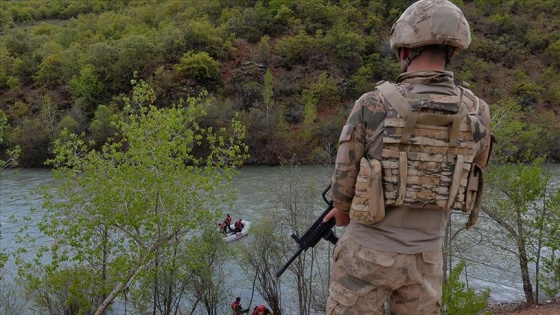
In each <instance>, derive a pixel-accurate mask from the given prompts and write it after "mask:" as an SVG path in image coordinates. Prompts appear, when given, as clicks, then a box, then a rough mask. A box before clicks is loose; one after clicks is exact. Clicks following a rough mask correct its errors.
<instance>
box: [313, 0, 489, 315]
mask: <svg viewBox="0 0 560 315" xmlns="http://www.w3.org/2000/svg"><path fill="white" fill-rule="evenodd" d="M470 42H471V35H470V28H469V23H468V22H467V20H466V19H465V17H464V15H463V13H462V11H461V10H460V9H459V8H458V7H457V6H456V5H454V4H453V3H451V2H449V1H446V0H420V1H417V2H414V3H413V4H412V5H410V6H409V7H408V8H407V9H406V10H405V11H404V12H403V13H402V15H401V16H400V18H399V19H398V20H397V21H396V22H395V24H394V25H393V27H392V30H391V34H390V46H391V48H392V49H393V51H394V53H395V54H396V56H397V57H398V59H399V62H400V65H401V70H402V73H401V74H400V75H399V77H398V78H397V80H396V83H390V82H380V83H379V84H378V85H377V86H376V89H375V90H374V91H372V92H368V93H365V94H364V95H362V96H361V97H360V98H359V99H358V100H357V101H356V103H355V104H354V107H353V108H352V111H351V113H350V115H349V117H348V120H347V122H346V124H345V126H344V128H343V129H342V133H341V135H340V139H339V148H338V152H337V158H336V164H335V171H334V174H333V177H332V191H331V197H332V201H333V205H334V208H333V209H332V210H331V211H330V212H329V213H328V214H327V215H326V216H325V218H324V221H325V222H327V221H329V220H330V219H331V218H335V220H336V225H337V226H346V229H345V232H344V234H343V235H342V236H341V238H340V240H339V241H338V243H337V245H336V247H335V249H334V251H333V256H332V257H333V261H334V263H333V264H332V266H331V283H330V286H329V296H328V298H327V306H326V314H327V315H335V314H382V309H383V305H384V303H385V302H386V301H388V303H389V307H390V310H391V314H393V315H409V314H415V315H427V314H440V312H441V298H442V287H441V286H442V261H443V259H442V257H443V256H442V243H443V237H444V234H445V228H446V226H447V223H448V221H449V219H450V213H451V211H452V210H460V211H464V212H468V213H470V215H469V219H468V222H467V224H466V228H469V227H471V226H472V225H473V224H475V223H476V221H477V219H478V213H479V211H480V206H481V201H482V199H481V198H482V187H483V171H484V169H485V167H486V164H487V162H488V159H489V155H490V146H491V142H492V140H491V139H492V138H491V134H490V113H489V109H488V105H487V104H486V103H485V102H484V101H483V100H481V99H480V98H478V97H477V96H475V95H474V94H473V93H472V92H471V91H470V90H468V89H467V88H465V87H463V86H460V85H456V84H455V81H454V75H453V73H452V72H449V71H445V66H446V65H447V64H448V63H449V62H450V60H451V58H452V57H453V55H454V53H455V52H456V51H457V50H461V49H466V48H467V47H468V46H469V44H470Z"/></svg>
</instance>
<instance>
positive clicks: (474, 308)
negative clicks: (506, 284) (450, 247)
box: [442, 261, 490, 315]
mask: <svg viewBox="0 0 560 315" xmlns="http://www.w3.org/2000/svg"><path fill="white" fill-rule="evenodd" d="M464 269H465V262H464V261H461V262H459V263H458V264H457V266H455V267H454V268H453V269H452V270H451V272H450V274H449V277H448V278H447V282H446V283H444V284H443V296H442V304H443V309H444V314H449V315H453V314H461V315H478V314H481V312H482V311H483V310H484V309H485V308H486V306H488V299H489V297H490V289H488V288H486V289H484V291H483V292H481V293H477V292H476V291H475V290H474V289H473V288H469V287H466V285H465V283H464V282H462V281H461V280H460V276H461V273H462V272H463V270H464Z"/></svg>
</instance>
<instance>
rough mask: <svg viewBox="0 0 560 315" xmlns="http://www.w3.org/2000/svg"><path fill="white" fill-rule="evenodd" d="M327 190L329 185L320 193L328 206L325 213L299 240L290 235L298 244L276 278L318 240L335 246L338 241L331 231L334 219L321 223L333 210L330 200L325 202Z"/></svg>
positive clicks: (293, 234)
mask: <svg viewBox="0 0 560 315" xmlns="http://www.w3.org/2000/svg"><path fill="white" fill-rule="evenodd" d="M329 189H331V185H330V184H329V186H328V187H327V188H326V189H325V190H324V191H323V193H322V196H323V200H325V202H326V203H327V205H328V207H327V208H326V209H325V211H323V214H321V216H320V217H319V218H318V219H317V220H316V221H315V223H313V225H312V226H311V227H310V228H309V229H308V230H307V232H305V234H303V236H302V237H301V238H300V237H298V236H297V235H296V234H295V233H292V238H293V239H294V240H295V241H296V243H297V244H298V250H297V252H296V253H295V254H294V255H293V256H292V258H290V260H288V262H287V263H286V264H285V265H284V267H282V269H280V271H278V272H277V273H276V277H277V278H280V276H281V275H282V274H283V273H284V271H286V269H288V267H289V266H290V265H291V264H292V262H294V260H295V259H296V258H297V257H298V256H299V255H300V254H301V252H303V251H306V250H307V249H309V248H310V247H314V246H315V245H317V243H318V242H319V240H321V238H323V239H325V240H327V241H329V242H331V243H333V244H336V242H337V241H338V237H337V236H336V235H335V234H334V232H333V230H332V228H333V227H334V225H335V223H336V222H335V219H334V218H331V219H330V220H329V221H328V222H323V219H324V218H325V216H326V215H327V213H329V212H330V211H331V210H332V208H333V203H332V200H327V197H326V196H325V195H326V194H327V191H329Z"/></svg>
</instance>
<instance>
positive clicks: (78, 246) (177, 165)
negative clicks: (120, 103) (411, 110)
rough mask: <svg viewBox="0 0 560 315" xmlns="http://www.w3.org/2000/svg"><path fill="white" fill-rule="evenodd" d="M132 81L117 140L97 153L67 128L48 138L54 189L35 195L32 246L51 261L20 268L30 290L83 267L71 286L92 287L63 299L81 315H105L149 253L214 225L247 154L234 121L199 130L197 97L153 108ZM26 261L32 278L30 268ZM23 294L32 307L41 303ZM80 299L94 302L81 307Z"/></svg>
mask: <svg viewBox="0 0 560 315" xmlns="http://www.w3.org/2000/svg"><path fill="white" fill-rule="evenodd" d="M132 83H133V86H134V90H133V93H132V96H131V97H130V98H125V99H124V103H125V108H124V110H123V112H122V114H121V115H119V116H115V126H116V128H117V130H118V132H119V133H120V135H121V137H120V138H119V139H113V141H110V142H108V143H106V144H105V145H104V146H103V148H102V149H101V150H91V149H90V148H89V147H88V143H86V142H85V141H83V140H82V139H81V137H80V136H77V135H74V134H70V133H68V131H63V133H62V135H61V138H60V139H58V140H56V141H55V144H54V153H55V157H54V158H53V159H52V160H50V161H49V164H50V165H51V166H53V167H54V170H53V175H54V178H55V180H56V184H55V185H54V186H51V187H44V189H43V190H42V193H43V197H44V200H45V202H44V204H43V208H44V209H45V210H46V211H45V214H44V218H43V220H41V222H40V223H39V224H38V228H39V230H40V231H41V232H42V233H44V234H45V235H47V236H48V237H50V238H51V239H52V240H53V242H51V243H49V244H46V245H43V246H41V250H40V251H39V252H38V257H41V256H42V255H44V254H47V253H48V255H49V257H50V259H49V260H48V261H47V262H40V260H37V261H34V262H32V263H25V262H20V265H19V267H20V272H21V274H22V275H24V276H25V279H27V282H28V283H31V284H33V283H40V282H41V281H42V279H45V277H47V278H48V277H51V276H55V275H56V274H57V273H61V272H65V271H71V270H72V269H75V268H84V269H85V270H89V271H88V272H86V273H87V274H89V275H90V277H91V278H90V279H89V280H88V281H87V283H86V284H83V283H81V284H80V286H81V287H86V288H92V289H91V291H87V292H83V291H80V290H77V288H76V290H75V291H72V289H73V288H74V286H73V285H72V283H69V285H70V286H71V287H70V288H69V290H71V291H70V292H71V293H72V294H70V295H69V296H68V297H67V298H68V299H70V298H72V299H71V300H69V301H72V302H73V303H74V302H75V301H78V302H79V303H78V305H77V307H79V309H80V311H82V312H95V313H96V314H104V312H105V310H106V309H107V307H108V306H109V305H110V304H111V302H112V301H113V300H114V299H115V298H116V297H117V296H120V295H123V294H124V292H125V289H127V288H130V290H134V289H136V288H137V285H138V284H139V283H140V279H143V278H144V277H150V278H153V273H152V272H151V271H153V268H154V266H155V262H156V261H157V258H158V257H159V256H158V254H162V253H169V252H170V249H171V248H172V246H174V245H175V244H177V243H178V242H179V243H185V242H187V241H188V239H190V238H192V237H195V236H196V235H199V234H200V231H201V230H202V229H203V228H204V227H205V226H207V225H208V222H216V221H217V217H218V216H219V215H221V205H222V203H223V202H225V200H230V197H231V196H229V195H228V194H227V190H228V189H227V183H228V182H229V180H230V179H231V173H232V172H233V171H234V170H235V166H237V165H238V164H240V163H241V162H242V161H243V160H244V159H245V158H246V149H247V148H246V146H245V145H244V144H243V143H242V140H243V138H244V128H243V126H241V125H240V124H239V123H238V122H237V121H236V120H232V121H231V129H229V130H227V132H226V130H225V129H222V130H213V129H204V128H201V127H200V125H199V124H198V123H197V120H198V119H199V118H200V117H201V116H203V115H204V114H205V101H204V99H201V98H192V99H190V100H189V103H188V106H183V105H178V106H172V107H170V108H165V109H158V108H157V107H155V106H154V105H153V102H154V101H155V97H154V93H153V91H152V90H151V89H150V88H149V87H148V86H147V85H146V84H145V83H144V82H143V81H139V82H136V81H135V80H133V81H132ZM202 142H205V143H206V144H207V145H208V147H209V149H210V150H209V153H208V154H207V155H206V156H200V157H198V156H195V155H194V149H193V148H194V147H195V146H196V145H198V144H200V143H202ZM29 241H31V240H29ZM22 250H24V249H22ZM196 253H197V252H196V251H193V253H192V254H193V255H194V254H196ZM30 265H36V266H37V268H38V269H39V270H40V271H41V272H39V273H35V272H32V270H33V269H32V268H31V267H30ZM28 288H29V291H28V293H29V296H30V297H32V298H33V299H34V301H35V302H36V303H37V304H39V303H40V302H41V301H42V300H41V299H40V297H39V296H37V295H35V294H34V292H35V291H34V290H32V287H28ZM84 294H87V295H88V296H89V299H88V301H92V300H93V302H95V301H101V302H100V303H93V302H92V303H91V304H88V303H84V302H81V301H84V298H86V296H84ZM43 302H44V301H43ZM82 303H83V304H82ZM39 305H40V306H41V307H43V308H46V307H48V305H45V304H44V303H43V304H39Z"/></svg>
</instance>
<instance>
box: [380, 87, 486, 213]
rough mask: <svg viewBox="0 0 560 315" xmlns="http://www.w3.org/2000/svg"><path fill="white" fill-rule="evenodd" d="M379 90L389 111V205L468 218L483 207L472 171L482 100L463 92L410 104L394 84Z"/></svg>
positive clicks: (416, 98)
mask: <svg viewBox="0 0 560 315" xmlns="http://www.w3.org/2000/svg"><path fill="white" fill-rule="evenodd" d="M377 90H378V91H379V93H380V94H381V95H382V96H383V97H384V98H385V100H386V101H387V102H386V105H388V111H387V117H386V119H385V120H384V126H383V150H382V153H381V156H382V159H381V165H382V180H381V182H382V186H383V195H384V199H385V205H405V206H411V207H426V206H428V207H432V208H440V209H445V210H462V211H467V212H468V211H471V210H473V208H475V207H479V206H480V205H479V204H478V205H475V203H478V202H475V200H477V199H480V198H477V197H479V196H478V190H479V187H478V186H479V185H482V182H481V178H482V176H481V174H480V169H479V168H478V166H476V165H475V166H473V159H474V157H475V155H476V154H477V146H476V142H477V141H476V140H475V139H474V137H473V130H479V129H480V127H481V126H480V124H482V119H480V117H479V116H478V115H477V113H478V105H479V99H478V98H477V97H476V96H474V95H473V94H472V93H471V92H470V91H469V90H467V89H464V88H460V91H461V93H460V95H457V96H453V95H451V96H450V95H439V94H414V95H411V96H410V98H408V97H404V96H403V95H402V94H401V93H400V92H399V91H398V90H397V88H396V86H395V84H393V83H389V82H385V83H382V84H380V85H378V86H377ZM473 169H476V170H475V171H473ZM479 176H480V178H478V177H479ZM481 188H482V187H480V189H481ZM477 201H478V200H477Z"/></svg>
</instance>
